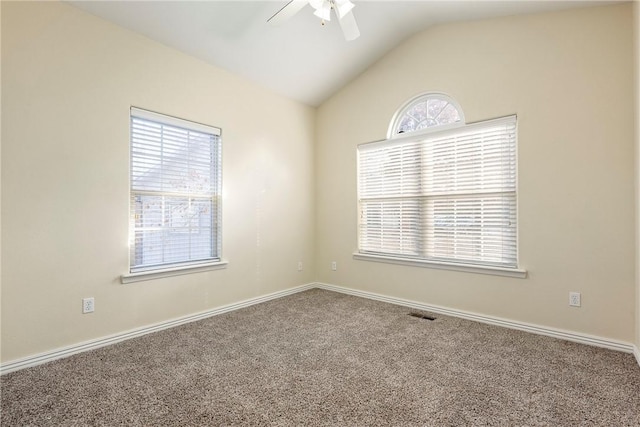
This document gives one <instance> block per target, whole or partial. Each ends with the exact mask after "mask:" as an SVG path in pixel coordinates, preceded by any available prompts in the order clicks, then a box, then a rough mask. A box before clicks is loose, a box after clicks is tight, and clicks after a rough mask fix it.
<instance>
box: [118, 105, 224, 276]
mask: <svg viewBox="0 0 640 427" xmlns="http://www.w3.org/2000/svg"><path fill="white" fill-rule="evenodd" d="M220 190H221V147H220V129H218V128H214V127H211V126H206V125H202V124H199V123H193V122H189V121H186V120H181V119H177V118H174V117H169V116H164V115H161V114H157V113H152V112H150V111H145V110H141V109H138V108H131V220H130V221H131V225H130V228H131V234H132V236H131V254H130V268H131V272H132V273H133V272H138V271H147V270H154V269H160V268H168V267H172V266H179V265H184V264H190V263H199V262H210V261H217V260H219V259H220V240H221V239H220V237H221V236H220V215H221V203H220Z"/></svg>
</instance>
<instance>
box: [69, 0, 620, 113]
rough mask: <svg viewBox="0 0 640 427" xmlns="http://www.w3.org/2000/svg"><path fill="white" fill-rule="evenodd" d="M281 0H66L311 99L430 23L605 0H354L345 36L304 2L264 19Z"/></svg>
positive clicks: (320, 97) (318, 99) (283, 91)
mask: <svg viewBox="0 0 640 427" xmlns="http://www.w3.org/2000/svg"><path fill="white" fill-rule="evenodd" d="M287 2H288V1H287V0H273V1H239V0H236V1H69V3H70V4H71V5H73V6H76V7H78V8H80V9H83V10H85V11H87V12H89V13H91V14H93V15H97V16H99V17H101V18H104V19H106V20H108V21H111V22H113V23H115V24H117V25H120V26H122V27H125V28H128V29H130V30H133V31H135V32H137V33H140V34H143V35H145V36H147V37H149V38H151V39H153V40H156V41H158V42H160V43H163V44H165V45H167V46H171V47H173V48H175V49H178V50H180V51H182V52H185V53H187V54H189V55H192V56H195V57H197V58H200V59H202V60H203V61H206V62H208V63H211V64H213V65H216V66H218V67H221V68H224V69H226V70H228V71H231V72H233V73H235V74H238V75H241V76H244V77H246V78H247V79H249V80H252V81H254V82H256V83H258V84H260V85H262V86H264V87H266V88H268V89H271V90H273V91H275V92H277V93H280V94H282V95H284V96H287V97H289V98H292V99H295V100H298V101H301V102H303V103H305V104H308V105H311V106H317V105H319V104H320V103H322V102H323V101H324V100H326V99H327V98H329V97H330V96H331V95H332V94H333V93H335V92H336V91H337V90H339V89H340V88H341V87H343V86H344V85H345V84H346V83H347V82H349V81H350V80H351V79H353V78H354V77H356V76H357V75H358V74H360V73H362V72H363V71H364V70H366V69H367V68H368V67H369V66H370V65H371V64H373V63H374V62H375V61H377V60H378V59H379V58H381V57H382V56H383V55H384V54H385V53H386V52H388V51H389V50H391V49H392V48H393V47H395V46H397V45H398V43H400V42H401V41H402V40H404V39H406V38H407V37H409V36H410V35H412V34H415V33H417V32H419V31H421V30H424V29H426V28H427V27H429V26H431V25H434V24H437V23H442V22H450V21H463V20H472V19H482V18H488V17H495V16H506V15H515V14H523V13H536V12H543V11H550V10H559V9H567V8H573V7H585V6H596V5H601V4H603V3H611V1H575V0H572V1H557V0H556V1H551V0H546V1H540V0H538V1H524V0H511V1H504V0H503V1H478V0H476V1H452V0H449V1H426V0H423V1H400V0H394V1H365V0H360V1H358V0H355V1H354V3H355V5H356V6H355V8H354V10H353V13H354V15H355V18H356V21H357V23H358V26H359V27H360V33H361V36H360V38H358V39H356V40H354V41H351V42H347V41H345V40H344V38H343V36H342V32H341V30H340V27H339V26H338V23H337V22H335V20H332V21H331V22H330V23H328V24H327V25H326V26H324V27H323V26H321V25H320V21H319V19H318V18H316V17H315V16H313V9H311V7H310V6H306V7H305V8H304V9H302V11H300V12H299V13H298V14H297V15H295V16H294V17H293V18H291V19H290V20H289V21H287V22H286V23H284V24H282V25H280V26H273V25H270V24H267V19H269V18H270V17H271V16H272V15H273V14H274V13H276V12H277V11H278V10H279V9H281V8H282V7H283V6H284V5H285V4H287Z"/></svg>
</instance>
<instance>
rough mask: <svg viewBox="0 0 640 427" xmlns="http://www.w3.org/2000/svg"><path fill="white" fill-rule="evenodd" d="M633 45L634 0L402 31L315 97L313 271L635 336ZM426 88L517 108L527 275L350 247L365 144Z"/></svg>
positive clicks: (473, 307) (474, 111) (492, 106)
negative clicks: (382, 257) (388, 257)
mask: <svg viewBox="0 0 640 427" xmlns="http://www.w3.org/2000/svg"><path fill="white" fill-rule="evenodd" d="M632 58H633V54H632V19H631V4H629V3H627V4H623V5H616V6H607V7H600V8H588V9H581V10H574V11H567V12H559V13H550V14H541V15H531V16H521V17H508V18H500V19H493V20H486V21H476V22H467V23H455V24H448V25H441V26H437V27H433V28H431V29H429V30H427V31H424V32H422V33H420V34H418V35H416V36H414V37H412V38H410V39H409V40H407V41H406V42H404V43H403V44H401V45H400V46H399V47H397V48H396V49H394V50H393V51H392V52H391V53H390V54H388V55H387V56H386V57H384V58H383V59H382V60H380V61H379V62H378V63H377V64H376V65H374V66H373V67H371V68H370V69H369V70H367V71H366V72H365V73H364V74H362V75H361V76H360V77H359V78H357V79H356V80H355V81H353V82H352V83H351V84H349V85H348V86H346V87H345V88H344V89H343V90H341V91H340V92H339V93H338V94H336V95H335V96H333V97H332V98H331V99H330V100H329V101H327V102H326V103H324V104H323V105H322V106H321V107H320V108H319V111H318V120H317V146H316V171H317V173H316V183H317V186H316V206H317V218H318V221H317V226H316V227H317V228H316V236H317V240H316V242H317V244H316V253H317V264H316V270H317V275H318V279H319V280H320V281H322V282H326V283H331V284H336V285H342V286H347V287H352V288H356V289H360V290H365V291H370V292H376V293H380V294H386V295H392V296H395V297H400V298H406V299H410V300H415V301H419V302H423V303H428V304H434V305H440V306H444V307H450V308H454V309H458V310H465V311H470V312H476V313H481V314H484V315H489V316H496V317H500V318H506V319H513V320H517V321H520V322H528V323H533V324H537V325H541V326H545V327H552V328H560V329H566V330H570V331H575V332H579V333H583V334H592V335H595V336H600V337H604V338H608V339H614V340H622V341H625V342H632V341H633V340H634V316H635V314H634V312H635V302H634V292H635V291H634V287H635V284H634V263H635V257H634V244H635V243H634V240H635V239H634V233H633V231H632V230H633V229H634V203H633V200H634V128H633V122H634V112H633V108H634V96H633V94H632V90H631V88H632V87H633V60H632ZM426 91H441V92H445V93H447V94H449V95H451V96H453V97H454V98H455V99H456V100H457V101H458V102H459V103H460V104H461V106H462V108H463V110H464V113H465V115H466V119H467V122H474V121H478V120H484V119H489V118H494V117H500V116H505V115H509V114H514V113H516V114H517V115H518V126H519V135H518V138H519V139H518V149H519V168H518V172H519V178H518V179H519V239H520V243H519V256H520V262H521V266H522V267H523V268H525V269H527V270H528V272H529V277H528V278H527V279H515V278H504V277H497V276H488V275H479V274H473V273H462V272H454V271H444V270H434V269H427V268H420V267H406V266H398V265H389V264H382V263H374V262H368V261H356V260H353V258H352V253H353V252H354V251H355V250H356V249H357V240H356V234H357V233H356V231H357V230H356V221H357V215H356V209H357V207H356V147H357V145H358V144H359V143H364V142H369V141H373V140H379V139H383V138H385V136H386V133H387V128H388V125H389V122H390V120H391V117H392V116H393V114H394V112H395V111H396V109H397V108H398V107H399V106H400V105H401V104H402V103H403V102H405V101H406V100H408V99H409V98H411V97H413V96H414V95H416V94H419V93H421V92H426ZM333 260H335V261H337V262H338V270H337V271H331V269H330V262H331V261H333ZM569 291H579V292H581V293H582V307H581V308H572V307H569V306H568V295H569Z"/></svg>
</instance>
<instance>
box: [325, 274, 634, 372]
mask: <svg viewBox="0 0 640 427" xmlns="http://www.w3.org/2000/svg"><path fill="white" fill-rule="evenodd" d="M315 287H317V288H320V289H326V290H328V291H335V292H341V293H343V294H349V295H354V296H358V297H362V298H369V299H373V300H377V301H383V302H388V303H391V304H396V305H402V306H405V307H410V308H415V309H418V310H424V311H431V312H433V313H439V314H444V315H447V316H454V317H460V318H463V319H468V320H473V321H476V322H482V323H487V324H490V325H496V326H502V327H505V328H510V329H517V330H520V331H525V332H531V333H534V334H538V335H546V336H549V337H553V338H559V339H563V340H567V341H573V342H577V343H581V344H588V345H593V346H597V347H604V348H608V349H610V350H616V351H621V352H624V353H634V354H635V356H636V359H637V360H638V363H639V364H640V352H638V349H637V347H635V346H634V345H633V344H630V343H626V342H621V341H614V340H610V339H606V338H601V337H596V336H592V335H586V334H580V333H576V332H571V331H566V330H562V329H555V328H549V327H546V326H540V325H534V324H530V323H523V322H518V321H514V320H508V319H502V318H499V317H493V316H486V315H483V314H477V313H471V312H468V311H462V310H455V309H451V308H446V307H440V306H437V305H431V304H424V303H420V302H416V301H411V300H406V299H402V298H396V297H390V296H387V295H381V294H376V293H373V292H366V291H359V290H356V289H351V288H345V287H342V286H336V285H330V284H327V283H316V285H315ZM634 350H635V351H634Z"/></svg>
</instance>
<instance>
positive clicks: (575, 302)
mask: <svg viewBox="0 0 640 427" xmlns="http://www.w3.org/2000/svg"><path fill="white" fill-rule="evenodd" d="M569 305H570V306H572V307H580V292H569Z"/></svg>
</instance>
